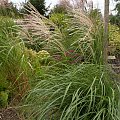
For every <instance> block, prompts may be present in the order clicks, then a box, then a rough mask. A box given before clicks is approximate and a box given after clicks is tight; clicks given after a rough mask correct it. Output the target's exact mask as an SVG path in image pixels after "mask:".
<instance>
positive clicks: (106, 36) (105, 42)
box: [103, 0, 109, 64]
mask: <svg viewBox="0 0 120 120" xmlns="http://www.w3.org/2000/svg"><path fill="white" fill-rule="evenodd" d="M108 25H109V0H105V7H104V40H103V60H104V64H107V57H108V55H107V53H108V39H109V32H108Z"/></svg>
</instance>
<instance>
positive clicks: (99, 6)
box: [11, 0, 115, 13]
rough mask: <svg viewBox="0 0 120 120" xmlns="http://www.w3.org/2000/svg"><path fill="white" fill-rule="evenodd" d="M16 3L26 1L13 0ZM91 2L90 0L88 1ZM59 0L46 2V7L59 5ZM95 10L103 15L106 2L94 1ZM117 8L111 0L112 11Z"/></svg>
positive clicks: (102, 0) (101, 0) (47, 0)
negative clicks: (99, 10) (98, 9)
mask: <svg viewBox="0 0 120 120" xmlns="http://www.w3.org/2000/svg"><path fill="white" fill-rule="evenodd" d="M11 1H12V2H14V3H21V2H25V0H11ZM88 1H89V0H88ZM57 2H58V0H46V5H47V6H48V5H49V4H50V3H51V6H54V5H55V4H57ZM93 3H94V8H100V9H101V11H102V13H103V11H104V0H93ZM114 7H115V2H114V0H110V10H113V9H114Z"/></svg>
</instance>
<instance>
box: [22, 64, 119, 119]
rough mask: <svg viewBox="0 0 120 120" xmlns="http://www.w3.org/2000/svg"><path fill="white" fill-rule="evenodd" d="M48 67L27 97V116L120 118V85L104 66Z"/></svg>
mask: <svg viewBox="0 0 120 120" xmlns="http://www.w3.org/2000/svg"><path fill="white" fill-rule="evenodd" d="M48 69H49V70H48V72H47V74H44V77H42V78H38V79H39V82H38V84H37V85H36V86H35V87H34V88H33V89H32V90H30V91H29V93H28V95H27V96H26V97H25V99H24V100H25V102H24V106H23V108H24V110H23V111H24V115H25V119H30V120H119V110H120V109H119V105H118V104H119V88H118V86H117V84H116V82H115V81H113V80H111V78H110V74H109V72H108V71H107V70H106V69H105V68H104V66H99V65H98V66H97V65H92V64H87V65H84V64H83V65H77V66H76V65H72V66H67V65H63V69H59V67H58V68H55V66H54V67H48ZM55 70H57V71H56V72H55ZM38 79H37V80H38Z"/></svg>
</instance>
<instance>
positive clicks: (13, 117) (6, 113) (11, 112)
mask: <svg viewBox="0 0 120 120" xmlns="http://www.w3.org/2000/svg"><path fill="white" fill-rule="evenodd" d="M0 120H21V119H20V117H19V115H18V114H17V111H16V110H15V109H13V108H9V109H2V110H0Z"/></svg>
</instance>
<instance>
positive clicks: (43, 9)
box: [29, 0, 48, 15]
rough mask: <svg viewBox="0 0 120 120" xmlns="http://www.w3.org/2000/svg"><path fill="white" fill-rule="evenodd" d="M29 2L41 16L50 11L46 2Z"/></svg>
mask: <svg viewBox="0 0 120 120" xmlns="http://www.w3.org/2000/svg"><path fill="white" fill-rule="evenodd" d="M29 2H30V3H31V4H32V5H33V6H34V7H35V8H36V9H37V10H38V12H39V13H40V14H41V15H45V14H46V12H47V11H48V9H47V8H46V6H45V0H29Z"/></svg>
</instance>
